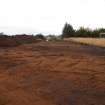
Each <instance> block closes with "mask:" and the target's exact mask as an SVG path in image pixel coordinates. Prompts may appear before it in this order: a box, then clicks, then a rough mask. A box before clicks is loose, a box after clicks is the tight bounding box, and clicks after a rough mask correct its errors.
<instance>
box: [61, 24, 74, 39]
mask: <svg viewBox="0 0 105 105" xmlns="http://www.w3.org/2000/svg"><path fill="white" fill-rule="evenodd" d="M74 32H75V31H74V29H73V27H72V26H71V25H70V24H68V23H66V24H65V25H64V28H63V31H62V38H68V37H73V36H74Z"/></svg>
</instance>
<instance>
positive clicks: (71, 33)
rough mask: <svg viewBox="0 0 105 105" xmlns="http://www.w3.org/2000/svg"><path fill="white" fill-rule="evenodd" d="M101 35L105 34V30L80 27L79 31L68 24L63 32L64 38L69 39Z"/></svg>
mask: <svg viewBox="0 0 105 105" xmlns="http://www.w3.org/2000/svg"><path fill="white" fill-rule="evenodd" d="M100 33H105V28H98V29H94V30H92V29H90V28H84V27H80V28H79V29H77V30H75V29H74V28H73V26H72V25H70V24H68V23H66V24H65V25H64V28H63V30H62V38H69V37H93V38H95V37H99V34H100Z"/></svg>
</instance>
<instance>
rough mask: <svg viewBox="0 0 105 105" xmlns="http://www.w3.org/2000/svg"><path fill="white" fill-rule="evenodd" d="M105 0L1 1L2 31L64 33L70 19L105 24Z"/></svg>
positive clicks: (86, 24) (79, 23) (84, 23)
mask: <svg viewBox="0 0 105 105" xmlns="http://www.w3.org/2000/svg"><path fill="white" fill-rule="evenodd" d="M104 10H105V0H0V32H4V33H8V34H16V33H27V34H36V33H43V34H61V31H62V27H63V25H64V24H65V22H68V23H70V24H72V25H73V26H74V28H75V29H76V28H79V27H80V26H84V27H90V28H98V27H105V13H104Z"/></svg>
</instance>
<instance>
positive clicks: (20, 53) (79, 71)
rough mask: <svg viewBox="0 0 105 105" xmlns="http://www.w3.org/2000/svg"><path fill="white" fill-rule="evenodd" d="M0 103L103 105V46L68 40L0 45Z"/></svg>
mask: <svg viewBox="0 0 105 105" xmlns="http://www.w3.org/2000/svg"><path fill="white" fill-rule="evenodd" d="M0 105H105V49H104V48H99V47H94V46H86V45H80V44H76V43H73V42H67V41H62V42H39V43H34V44H26V45H21V46H17V47H8V48H0Z"/></svg>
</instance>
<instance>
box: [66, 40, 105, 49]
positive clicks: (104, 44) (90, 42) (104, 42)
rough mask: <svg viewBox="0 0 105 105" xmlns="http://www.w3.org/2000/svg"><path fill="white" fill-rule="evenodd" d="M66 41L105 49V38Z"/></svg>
mask: <svg viewBox="0 0 105 105" xmlns="http://www.w3.org/2000/svg"><path fill="white" fill-rule="evenodd" d="M65 40H72V41H76V42H79V43H83V44H88V45H95V46H100V47H105V38H69V39H65Z"/></svg>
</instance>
